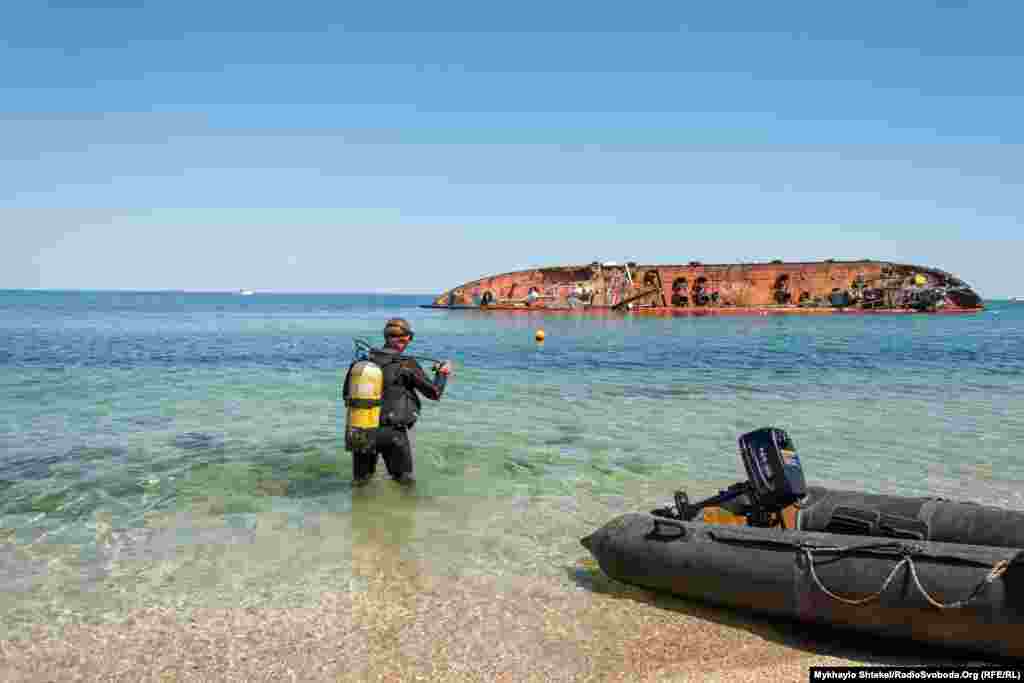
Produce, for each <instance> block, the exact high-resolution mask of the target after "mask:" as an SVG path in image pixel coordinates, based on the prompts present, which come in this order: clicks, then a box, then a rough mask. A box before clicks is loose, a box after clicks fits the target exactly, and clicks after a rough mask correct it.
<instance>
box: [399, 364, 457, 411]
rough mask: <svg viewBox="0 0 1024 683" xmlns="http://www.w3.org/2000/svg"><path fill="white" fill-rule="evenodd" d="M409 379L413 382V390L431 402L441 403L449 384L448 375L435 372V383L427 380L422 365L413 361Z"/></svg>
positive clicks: (410, 366)
mask: <svg viewBox="0 0 1024 683" xmlns="http://www.w3.org/2000/svg"><path fill="white" fill-rule="evenodd" d="M406 367H407V368H408V370H409V377H410V378H411V380H412V385H413V388H415V389H416V390H417V391H418V392H420V393H421V394H423V395H424V396H426V397H427V398H429V399H430V400H431V401H440V400H441V396H442V395H443V394H444V388H445V386H446V385H447V384H448V375H447V374H446V373H443V372H437V371H435V372H434V381H433V382H431V381H430V380H429V379H427V373H425V372H424V371H423V368H422V367H420V364H419V363H417V362H415V361H413V362H412V363H410V364H409V365H408V366H406Z"/></svg>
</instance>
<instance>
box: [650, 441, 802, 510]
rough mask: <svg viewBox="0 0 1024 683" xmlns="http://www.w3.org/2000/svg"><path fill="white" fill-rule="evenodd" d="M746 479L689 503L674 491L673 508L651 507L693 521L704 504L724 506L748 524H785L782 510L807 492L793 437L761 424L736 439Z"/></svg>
mask: <svg viewBox="0 0 1024 683" xmlns="http://www.w3.org/2000/svg"><path fill="white" fill-rule="evenodd" d="M738 442H739V448H740V459H741V460H743V466H744V468H745V469H746V471H747V477H748V479H747V481H741V482H738V483H736V484H733V485H732V486H730V487H729V488H728V489H726V490H724V491H719V492H718V495H716V496H712V497H711V498H708V499H706V500H702V501H700V502H698V503H690V501H689V498H688V497H687V495H686V493H684V492H683V491H676V492H675V494H674V496H675V507H674V509H673V508H672V507H666V508H659V509H657V510H652V511H651V514H653V515H657V516H659V517H668V518H671V519H680V520H683V521H687V522H688V521H692V520H694V519H695V518H696V517H697V515H699V514H700V513H701V511H702V510H703V509H704V508H706V507H711V506H727V507H728V508H730V509H735V510H737V512H738V514H741V515H744V516H745V517H746V518H747V524H748V525H749V526H757V527H773V526H785V523H784V521H783V518H782V510H784V509H785V508H787V507H789V506H790V505H792V504H793V503H795V502H797V501H798V500H800V499H801V498H803V497H804V496H805V495H807V484H806V483H805V481H804V470H803V466H802V465H801V464H800V456H799V455H797V453H796V448H795V447H794V446H793V441H792V439H790V438H789V434H787V433H786V432H785V430H782V429H778V428H777V427H763V428H761V429H756V430H754V431H752V432H749V433H747V434H744V435H743V436H741V437H740V438H739V439H738Z"/></svg>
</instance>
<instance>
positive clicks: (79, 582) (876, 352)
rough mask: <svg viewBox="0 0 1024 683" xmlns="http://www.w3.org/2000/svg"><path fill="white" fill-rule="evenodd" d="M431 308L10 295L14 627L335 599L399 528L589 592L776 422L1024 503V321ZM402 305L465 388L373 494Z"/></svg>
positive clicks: (839, 458) (7, 447)
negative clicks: (679, 494)
mask: <svg viewBox="0 0 1024 683" xmlns="http://www.w3.org/2000/svg"><path fill="white" fill-rule="evenodd" d="M428 301H429V298H428V297H403V296H379V295H378V296H374V295H335V294H303V295H264V294H255V295H252V296H239V295H235V294H197V293H168V292H160V293H143V292H139V293H128V292H117V293H115V292H77V291H72V292H38V291H32V292H25V291H6V292H0V589H2V597H0V613H2V614H4V617H3V620H2V627H3V630H2V632H0V635H4V634H7V633H14V632H15V631H17V630H18V628H20V627H21V626H24V625H26V624H31V623H36V622H41V621H46V622H53V621H54V620H57V621H59V620H61V619H77V618H84V619H92V618H96V619H102V618H117V616H118V614H121V613H123V611H124V610H126V609H129V608H134V607H144V606H147V605H176V606H179V607H187V606H190V605H191V606H197V605H207V606H208V605H212V604H226V605H268V604H305V603H306V602H308V601H309V600H311V599H313V597H314V596H315V595H316V593H317V592H318V591H320V590H326V589H331V590H338V589H347V590H358V589H359V585H358V577H357V576H356V575H355V573H353V572H352V571H351V565H352V556H353V553H354V552H357V551H358V546H359V544H360V543H368V542H371V540H372V542H373V543H375V544H377V546H375V547H379V548H384V549H390V552H394V553H396V554H408V555H409V556H415V557H418V558H421V559H426V560H428V561H429V562H431V563H432V566H436V568H437V571H439V572H447V573H452V574H458V573H467V572H469V573H473V572H480V573H488V574H505V573H510V574H518V575H524V574H543V575H548V576H555V577H562V578H563V579H564V580H565V581H566V582H569V580H570V579H569V578H568V576H567V574H570V573H571V569H569V570H568V572H567V568H571V566H572V563H573V562H574V561H576V560H577V559H578V558H579V557H581V556H584V555H585V554H586V553H585V551H584V550H583V549H582V548H580V546H579V545H578V538H579V537H580V536H581V535H584V534H585V533H588V532H589V531H591V530H592V529H593V528H594V526H596V525H599V524H602V523H604V521H606V520H607V519H608V518H609V517H610V516H611V515H613V514H615V513H617V512H619V511H623V510H630V509H643V510H647V509H650V508H652V507H655V506H657V505H661V504H663V503H664V502H665V501H666V500H668V499H669V498H670V496H671V492H672V490H674V489H675V488H677V487H679V486H686V487H687V488H689V489H690V491H691V494H694V493H696V494H699V495H704V494H710V493H714V491H715V490H716V488H717V487H719V486H724V485H727V484H729V483H731V482H732V481H735V480H738V479H740V478H741V475H742V465H741V463H740V460H739V458H738V456H737V453H736V437H737V436H738V435H739V434H741V433H743V432H745V431H748V430H751V429H754V428H757V427H762V426H766V425H775V426H780V427H783V428H785V429H787V430H788V431H789V432H790V434H791V436H792V437H793V439H794V441H795V443H796V445H797V448H798V450H799V451H800V453H801V457H802V460H803V463H804V466H805V471H806V475H807V478H808V480H810V481H811V482H812V483H821V484H826V485H832V486H836V487H848V488H858V489H867V490H871V491H877V492H887V493H900V494H917V495H920V494H937V495H941V496H944V497H950V498H958V499H964V500H973V501H978V502H985V503H990V504H995V505H1002V506H1009V507H1014V508H1019V509H1024V458H1022V457H1021V452H1020V449H1021V444H1022V443H1024V304H1013V303H1009V302H1000V301H993V302H989V308H988V309H987V310H986V311H985V312H983V313H979V314H975V315H967V316H927V315H913V316H829V317H817V316H815V317H812V316H791V317H789V316H772V317H732V318H731V317H718V318H715V317H703V318H645V317H605V318H585V317H573V316H570V315H556V316H549V317H542V316H538V315H536V314H530V315H525V314H505V315H502V314H498V313H492V314H481V313H475V312H461V311H439V310H426V309H421V308H419V307H418V305H419V304H421V303H427V302H428ZM391 316H403V317H406V318H408V319H409V320H410V321H412V323H413V326H414V328H415V330H416V339H415V343H414V344H413V345H412V346H411V347H410V349H409V352H411V353H420V354H423V355H426V356H431V357H435V358H449V359H452V360H454V363H455V368H456V369H455V374H454V377H453V379H452V381H451V382H450V384H449V387H448V390H447V393H446V394H445V397H444V399H443V400H442V401H441V402H440V403H432V402H425V404H426V406H425V409H424V412H423V416H422V419H421V422H420V425H419V427H418V436H417V448H418V453H417V456H416V475H417V478H418V484H417V486H416V488H415V490H414V491H412V492H406V491H403V490H400V489H399V488H398V487H397V486H395V485H393V484H392V483H391V482H390V481H387V480H386V477H385V476H384V472H383V466H381V467H380V471H379V472H378V477H379V479H378V480H377V481H375V482H374V483H373V484H372V485H371V486H370V487H368V488H367V489H365V490H359V491H356V492H355V494H353V491H352V489H351V487H350V480H351V461H350V458H349V456H348V454H347V453H346V452H345V451H344V450H343V449H342V448H341V447H340V443H341V442H340V438H339V434H340V429H341V426H342V425H343V420H344V415H343V413H342V412H341V411H340V409H339V403H338V388H339V382H340V380H341V378H342V377H343V373H344V371H345V370H346V369H347V367H348V364H349V362H350V360H351V358H352V341H353V338H355V337H366V338H369V339H371V340H374V341H378V340H379V332H380V330H381V328H382V326H383V322H384V321H385V320H386V319H387V318H388V317H391ZM538 328H543V329H544V330H545V332H546V334H547V339H546V341H545V342H544V343H543V344H540V345H539V344H537V343H536V342H535V341H534V331H535V330H536V329H538ZM691 497H692V496H691Z"/></svg>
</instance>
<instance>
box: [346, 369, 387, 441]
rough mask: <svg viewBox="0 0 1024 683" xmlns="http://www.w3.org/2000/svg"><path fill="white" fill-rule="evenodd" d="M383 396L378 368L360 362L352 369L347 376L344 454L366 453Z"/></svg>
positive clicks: (373, 435)
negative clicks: (349, 452)
mask: <svg viewBox="0 0 1024 683" xmlns="http://www.w3.org/2000/svg"><path fill="white" fill-rule="evenodd" d="M383 393H384V373H383V372H382V371H381V369H380V366H379V365H377V364H376V363H374V362H372V361H369V360H361V361H359V362H357V363H355V364H354V365H353V366H352V369H351V370H349V375H348V398H347V399H346V401H345V407H346V408H348V412H347V414H346V421H345V450H347V451H352V452H358V451H365V450H369V449H371V448H372V447H373V444H374V442H375V440H376V436H377V428H378V427H379V426H380V405H381V397H382V395H383Z"/></svg>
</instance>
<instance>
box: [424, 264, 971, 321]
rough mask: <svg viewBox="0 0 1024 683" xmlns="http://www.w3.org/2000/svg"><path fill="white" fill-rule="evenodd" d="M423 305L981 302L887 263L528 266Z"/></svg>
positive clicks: (683, 307) (940, 280) (795, 306)
mask: <svg viewBox="0 0 1024 683" xmlns="http://www.w3.org/2000/svg"><path fill="white" fill-rule="evenodd" d="M427 307H428V308H453V309H454V308H475V309H483V310H507V311H536V310H541V311H576V312H593V313H597V312H611V311H631V312H633V313H645V312H648V313H670V314H684V315H685V314H713V313H719V314H730V313H733V314H737V313H755V314H756V313H836V312H843V313H913V312H929V313H969V312H976V311H980V310H982V309H983V308H984V306H983V304H982V301H981V297H979V296H978V295H977V293H975V292H974V290H972V289H971V288H970V287H969V286H968V285H967V284H966V283H965V282H963V281H962V280H960V279H959V278H957V277H955V276H954V275H952V274H950V273H947V272H945V271H942V270H938V269H937V268H930V267H927V266H917V265H908V264H898V263H890V262H886V261H871V260H864V261H834V260H828V261H816V262H804V263H799V262H787V263H784V262H782V261H772V262H771V263H726V264H704V263H700V262H698V261H691V262H690V263H688V264H686V265H642V264H637V263H632V262H631V263H625V264H621V265H620V264H616V263H599V262H596V261H595V262H593V263H591V264H589V265H582V266H555V267H550V268H534V269H530V270H521V271H516V272H512V273H503V274H501V275H492V276H489V277H484V278H480V279H478V280H473V281H472V282H467V283H465V284H462V285H459V286H458V287H454V288H452V289H450V290H448V291H446V292H444V293H443V294H441V295H440V296H438V297H437V298H436V299H435V300H434V301H433V303H432V304H430V305H429V306H427Z"/></svg>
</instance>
